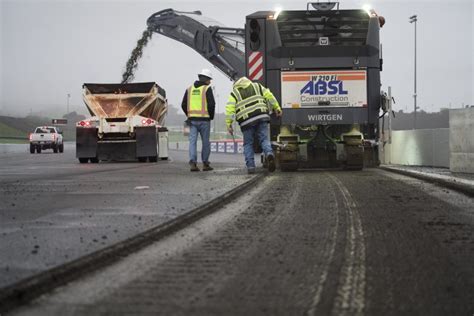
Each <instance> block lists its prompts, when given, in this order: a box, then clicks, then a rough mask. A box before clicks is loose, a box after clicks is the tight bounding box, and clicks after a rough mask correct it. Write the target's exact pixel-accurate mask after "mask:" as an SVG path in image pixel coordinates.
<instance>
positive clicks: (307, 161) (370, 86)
mask: <svg viewBox="0 0 474 316" xmlns="http://www.w3.org/2000/svg"><path fill="white" fill-rule="evenodd" d="M381 20H382V19H381V17H379V16H378V15H377V14H376V13H375V12H374V11H368V10H364V9H340V8H339V3H338V2H310V3H307V5H306V8H305V9H303V8H302V10H287V11H285V10H283V11H280V10H278V11H259V12H255V13H252V14H250V15H248V16H247V17H246V18H245V28H244V29H240V28H227V27H223V26H222V25H221V24H220V23H217V22H215V21H213V20H212V19H209V18H204V17H203V16H202V13H201V12H200V11H193V12H180V11H175V10H173V9H166V10H162V11H159V12H157V13H155V14H153V15H152V16H150V17H149V18H148V20H147V24H148V27H149V28H151V29H152V30H153V31H155V32H157V33H160V34H162V35H164V36H168V37H170V38H172V39H175V40H179V41H181V42H182V43H184V44H186V45H187V46H189V47H191V48H192V49H194V50H195V51H196V52H197V53H199V54H200V55H201V56H203V57H204V58H206V59H207V60H208V61H209V62H210V63H212V64H213V65H214V66H215V67H216V68H218V69H220V70H221V71H222V72H223V73H224V74H226V75H227V76H228V77H229V79H231V80H236V79H237V78H240V77H242V76H246V77H248V78H249V79H251V80H253V81H255V82H259V83H261V84H263V85H264V86H266V87H268V88H269V89H270V90H271V91H272V92H273V94H274V95H275V97H276V98H277V100H278V101H279V102H280V104H281V105H282V109H283V115H282V118H281V119H278V118H277V117H276V116H273V117H272V121H271V123H270V137H271V140H272V145H273V147H274V149H275V152H276V155H277V157H276V158H277V164H278V166H279V167H280V168H281V169H283V170H296V169H298V168H315V167H316V168H317V167H337V166H342V167H344V168H348V169H362V168H363V167H364V166H377V165H378V164H379V158H378V144H379V139H378V137H379V135H378V130H379V115H380V113H379V112H380V109H381V104H382V102H383V101H382V98H381V90H380V89H381V88H380V87H381V81H380V72H381V71H382V54H381V44H380V39H379V32H380V22H381ZM263 162H264V161H263ZM264 163H265V162H264Z"/></svg>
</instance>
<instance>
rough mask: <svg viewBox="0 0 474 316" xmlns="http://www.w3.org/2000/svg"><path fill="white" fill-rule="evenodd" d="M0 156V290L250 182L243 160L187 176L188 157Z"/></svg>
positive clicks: (220, 161) (225, 160) (222, 159)
mask: <svg viewBox="0 0 474 316" xmlns="http://www.w3.org/2000/svg"><path fill="white" fill-rule="evenodd" d="M22 146H24V148H25V150H24V151H19V150H18V146H17V145H12V147H13V149H14V150H11V151H8V152H7V151H6V150H5V151H4V152H3V153H2V154H0V175H1V176H0V254H1V255H0V288H1V287H5V286H7V285H11V284H13V283H15V282H17V281H19V280H21V279H23V278H25V277H29V276H31V275H34V274H37V273H38V272H41V271H44V270H47V269H50V268H52V267H55V266H58V265H61V264H63V263H65V262H69V261H71V260H74V259H76V258H78V257H81V256H83V255H85V254H89V253H91V252H94V251H97V250H99V249H102V248H104V247H107V246H109V245H112V244H114V243H117V242H119V241H122V240H124V239H127V238H129V237H131V236H133V235H136V234H137V233H140V232H143V231H145V230H147V229H150V228H152V227H155V226H157V225H159V224H161V223H163V222H165V221H168V220H170V219H172V218H175V217H177V216H179V215H181V214H183V213H185V212H187V211H190V210H191V209H194V208H195V207H197V206H199V205H202V204H204V203H206V202H208V201H209V200H211V199H213V198H216V197H218V196H220V195H221V194H223V193H224V192H227V191H229V190H231V189H232V188H234V187H236V186H237V185H239V184H242V183H243V182H245V181H246V180H248V179H249V178H250V176H248V175H247V174H246V173H245V172H244V169H243V158H242V156H241V155H235V156H232V155H223V154H213V155H212V156H211V162H215V163H213V164H212V165H213V166H214V167H215V170H214V171H212V172H200V173H192V174H191V173H190V172H189V169H188V168H189V166H188V165H187V160H188V158H187V153H186V152H176V151H172V152H170V157H171V159H170V161H159V162H158V163H155V164H151V163H138V162H137V163H135V162H131V163H107V162H106V163H100V164H79V163H78V161H77V159H76V158H75V149H74V146H72V145H68V146H66V148H65V153H63V154H53V153H52V151H44V152H43V153H42V154H33V155H32V154H30V153H29V152H27V145H22Z"/></svg>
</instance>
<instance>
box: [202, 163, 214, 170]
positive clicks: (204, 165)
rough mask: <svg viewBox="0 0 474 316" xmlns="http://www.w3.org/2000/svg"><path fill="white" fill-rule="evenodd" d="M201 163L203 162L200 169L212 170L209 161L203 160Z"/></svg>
mask: <svg viewBox="0 0 474 316" xmlns="http://www.w3.org/2000/svg"><path fill="white" fill-rule="evenodd" d="M202 164H203V167H202V171H212V170H214V168H212V167H211V165H210V164H209V162H203V163H202Z"/></svg>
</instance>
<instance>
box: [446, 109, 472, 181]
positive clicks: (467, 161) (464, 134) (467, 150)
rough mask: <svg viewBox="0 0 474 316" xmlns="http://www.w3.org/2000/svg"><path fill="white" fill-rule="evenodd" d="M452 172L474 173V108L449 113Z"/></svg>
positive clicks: (450, 167) (450, 164)
mask: <svg viewBox="0 0 474 316" xmlns="http://www.w3.org/2000/svg"><path fill="white" fill-rule="evenodd" d="M449 128H450V135H449V148H450V163H449V169H450V170H451V172H465V173H474V108H468V109H456V110H450V111H449Z"/></svg>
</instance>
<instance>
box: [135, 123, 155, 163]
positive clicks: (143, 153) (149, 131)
mask: <svg viewBox="0 0 474 316" xmlns="http://www.w3.org/2000/svg"><path fill="white" fill-rule="evenodd" d="M135 136H136V140H137V142H136V157H137V158H140V157H157V156H158V138H157V131H156V128H155V127H154V126H151V127H137V128H135Z"/></svg>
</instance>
